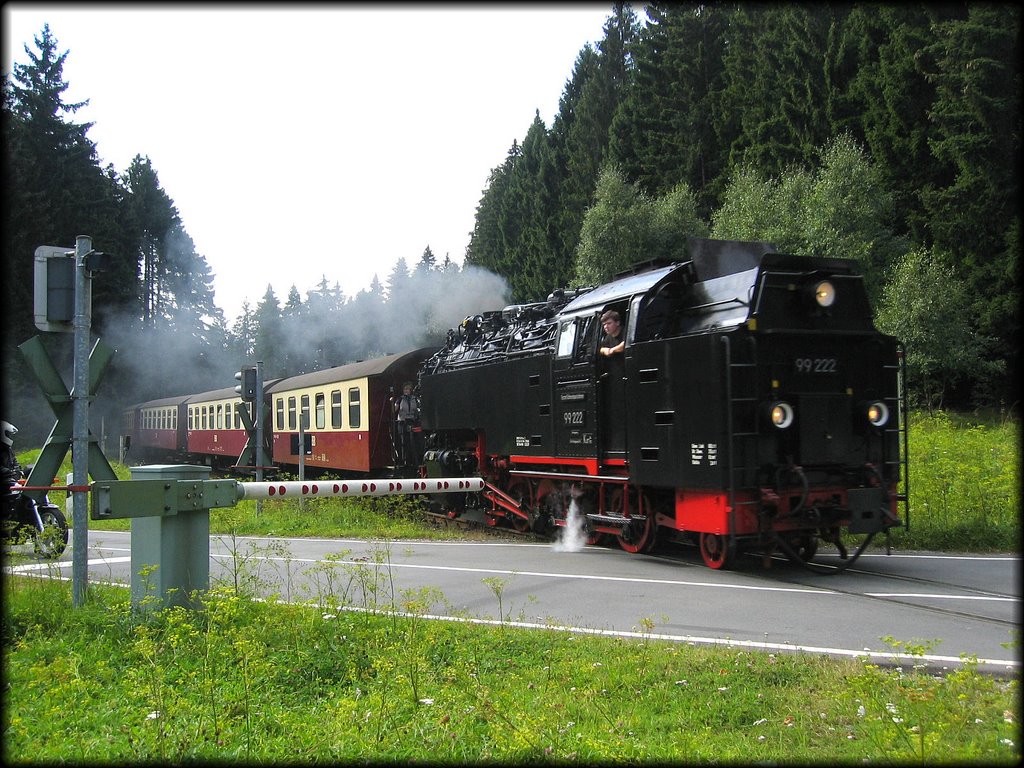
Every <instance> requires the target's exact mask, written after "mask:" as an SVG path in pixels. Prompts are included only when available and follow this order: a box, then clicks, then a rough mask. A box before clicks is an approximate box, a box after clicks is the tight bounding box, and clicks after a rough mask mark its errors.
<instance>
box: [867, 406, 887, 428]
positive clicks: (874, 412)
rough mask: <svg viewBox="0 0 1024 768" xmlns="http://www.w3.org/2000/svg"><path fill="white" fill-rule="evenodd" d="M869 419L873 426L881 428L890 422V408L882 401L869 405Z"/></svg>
mask: <svg viewBox="0 0 1024 768" xmlns="http://www.w3.org/2000/svg"><path fill="white" fill-rule="evenodd" d="M867 417H868V421H870V422H871V425H872V426H874V427H881V426H883V425H884V424H885V423H886V422H887V421H889V406H887V405H886V404H885V403H883V402H882V401H880V400H876V401H875V402H873V403H870V404H868V408H867Z"/></svg>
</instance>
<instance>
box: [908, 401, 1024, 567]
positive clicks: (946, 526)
mask: <svg viewBox="0 0 1024 768" xmlns="http://www.w3.org/2000/svg"><path fill="white" fill-rule="evenodd" d="M909 444H910V448H909V453H910V478H909V480H910V530H909V531H901V532H900V533H899V534H898V537H899V542H900V544H901V546H903V547H904V548H907V549H924V550H967V551H972V552H982V551H1011V550H1016V549H1017V548H1018V547H1019V542H1020V422H1019V421H1016V420H998V419H983V418H973V419H972V418H968V417H963V416H957V415H954V414H950V413H946V412H943V411H938V412H935V413H934V414H931V415H929V414H927V413H923V412H922V413H914V414H911V417H910V434H909Z"/></svg>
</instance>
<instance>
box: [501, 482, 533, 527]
mask: <svg viewBox="0 0 1024 768" xmlns="http://www.w3.org/2000/svg"><path fill="white" fill-rule="evenodd" d="M507 493H508V495H509V496H510V497H511V498H513V499H515V500H516V502H517V503H518V504H519V506H520V508H521V509H522V510H523V511H524V512H527V513H529V511H530V508H531V507H532V502H533V494H532V493H531V492H530V483H529V482H528V481H526V480H513V481H512V482H511V483H509V486H508V491H507ZM507 519H508V521H509V524H511V526H512V527H513V528H514V529H515V530H517V531H519V532H520V533H526V532H527V531H528V530H530V519H529V518H528V517H520V516H519V515H517V514H515V513H514V512H509V513H508V514H507Z"/></svg>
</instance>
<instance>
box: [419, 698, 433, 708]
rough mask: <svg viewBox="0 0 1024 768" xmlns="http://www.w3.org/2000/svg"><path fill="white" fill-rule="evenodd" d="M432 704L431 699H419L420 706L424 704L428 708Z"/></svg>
mask: <svg viewBox="0 0 1024 768" xmlns="http://www.w3.org/2000/svg"><path fill="white" fill-rule="evenodd" d="M433 703H434V700H433V699H420V704H426V705H427V706H428V707H429V706H430V705H431V704H433Z"/></svg>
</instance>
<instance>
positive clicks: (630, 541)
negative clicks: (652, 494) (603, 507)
mask: <svg viewBox="0 0 1024 768" xmlns="http://www.w3.org/2000/svg"><path fill="white" fill-rule="evenodd" d="M626 493H627V491H626V490H624V489H623V488H616V489H615V490H614V491H612V496H611V500H610V503H609V506H608V511H609V512H611V513H612V514H613V515H622V514H623V503H622V502H623V499H624V498H625V497H626V496H625V495H626ZM631 501H632V503H631V504H630V515H634V514H635V515H637V516H638V517H640V516H643V517H644V518H645V519H644V520H632V521H630V523H629V525H628V526H627V527H626V528H624V529H623V531H622V533H621V534H619V535H618V536H616V538H617V539H618V541H619V546H620V547H622V548H623V549H624V550H626V551H627V552H630V553H632V554H637V553H638V552H649V551H651V550H652V549H653V548H654V545H655V543H656V540H657V536H656V533H657V527H656V526H655V524H654V510H652V509H651V505H650V503H649V502H648V501H647V498H646V497H645V496H644V495H643V494H639V495H638V498H636V499H631Z"/></svg>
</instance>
